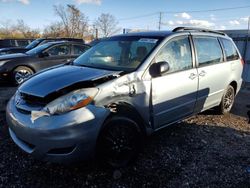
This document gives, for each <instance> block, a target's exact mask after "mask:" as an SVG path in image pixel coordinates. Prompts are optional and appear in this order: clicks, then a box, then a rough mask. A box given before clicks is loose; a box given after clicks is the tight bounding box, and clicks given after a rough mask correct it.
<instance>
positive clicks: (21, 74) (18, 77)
mask: <svg viewBox="0 0 250 188" xmlns="http://www.w3.org/2000/svg"><path fill="white" fill-rule="evenodd" d="M32 74H34V71H33V70H32V69H31V68H29V67H26V66H19V67H17V68H15V69H14V70H13V72H12V81H13V83H14V84H16V85H20V84H21V83H23V82H24V81H25V80H26V79H28V78H29V77H30V76H31V75H32Z"/></svg>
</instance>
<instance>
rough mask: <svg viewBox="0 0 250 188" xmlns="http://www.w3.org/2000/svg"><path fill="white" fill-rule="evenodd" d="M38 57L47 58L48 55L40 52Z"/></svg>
mask: <svg viewBox="0 0 250 188" xmlns="http://www.w3.org/2000/svg"><path fill="white" fill-rule="evenodd" d="M38 56H39V57H41V58H42V57H49V53H48V52H41V53H40V54H39V55H38Z"/></svg>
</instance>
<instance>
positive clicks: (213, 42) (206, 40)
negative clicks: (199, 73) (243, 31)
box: [193, 36, 223, 66]
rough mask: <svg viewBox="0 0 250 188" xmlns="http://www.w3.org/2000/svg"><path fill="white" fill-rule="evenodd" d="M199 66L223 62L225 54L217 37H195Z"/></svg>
mask: <svg viewBox="0 0 250 188" xmlns="http://www.w3.org/2000/svg"><path fill="white" fill-rule="evenodd" d="M193 40H194V45H195V48H196V53H197V59H198V62H199V66H203V65H210V64H214V63H220V62H223V53H222V49H221V46H220V43H219V41H218V39H217V38H216V37H208V36H194V37H193Z"/></svg>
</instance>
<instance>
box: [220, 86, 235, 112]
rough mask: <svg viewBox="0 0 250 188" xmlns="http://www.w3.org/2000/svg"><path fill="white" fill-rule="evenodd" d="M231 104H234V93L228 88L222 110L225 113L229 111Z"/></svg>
mask: <svg viewBox="0 0 250 188" xmlns="http://www.w3.org/2000/svg"><path fill="white" fill-rule="evenodd" d="M233 102H234V91H233V89H232V88H229V89H228V90H227V93H226V95H225V97H224V102H223V103H224V109H225V110H226V111H230V110H231V108H232V106H233Z"/></svg>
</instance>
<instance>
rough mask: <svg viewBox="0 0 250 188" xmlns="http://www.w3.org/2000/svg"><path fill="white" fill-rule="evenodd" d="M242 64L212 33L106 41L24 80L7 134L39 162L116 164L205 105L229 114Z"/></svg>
mask: <svg viewBox="0 0 250 188" xmlns="http://www.w3.org/2000/svg"><path fill="white" fill-rule="evenodd" d="M243 66H244V63H243V61H242V58H241V55H240V54H239V52H238V50H237V47H236V46H235V44H234V43H233V41H232V39H231V38H230V37H228V36H227V35H226V34H224V33H221V32H217V31H213V30H207V29H202V28H185V27H181V28H176V29H174V30H173V31H161V32H145V33H128V34H124V35H118V36H113V37H110V38H106V39H104V40H101V41H100V42H99V43H98V44H96V45H94V46H93V47H92V48H90V49H89V50H88V51H87V52H85V53H84V54H82V55H81V56H80V57H79V58H77V59H76V60H74V61H73V62H72V63H71V64H68V65H63V66H60V67H54V68H51V69H49V70H47V71H43V72H41V73H38V74H36V75H34V76H33V77H32V78H30V79H29V80H27V81H26V82H24V83H23V84H22V85H21V86H20V87H19V88H18V90H17V92H16V94H15V96H13V97H12V99H11V100H10V101H9V103H8V106H7V110H6V119H7V122H8V125H9V132H10V135H11V138H12V139H13V141H14V142H15V143H16V144H17V145H18V146H19V147H20V148H21V149H22V150H24V151H25V152H27V153H29V154H31V155H33V156H34V157H36V158H39V159H42V160H49V161H54V162H63V161H64V162H65V161H67V162H69V161H71V162H72V161H76V160H83V159H88V158H90V157H93V156H97V158H99V159H100V160H101V161H103V162H104V163H106V164H109V165H111V166H113V167H121V166H124V165H127V164H128V163H129V162H131V161H133V159H134V158H135V157H136V155H137V153H138V151H139V149H140V147H141V143H142V141H143V137H144V136H145V135H150V134H152V133H153V132H155V131H158V130H160V129H161V128H164V127H166V126H168V125H171V124H173V123H175V122H178V121H181V120H183V119H184V118H187V117H190V116H192V115H194V114H197V113H199V112H201V111H204V110H207V109H210V108H216V110H217V111H218V112H219V113H222V114H226V113H228V112H229V111H230V110H231V108H232V106H233V103H234V98H235V95H236V94H237V93H238V92H239V90H240V88H241V83H242V77H241V75H242V70H243Z"/></svg>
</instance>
